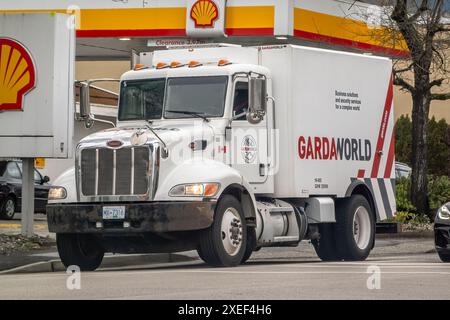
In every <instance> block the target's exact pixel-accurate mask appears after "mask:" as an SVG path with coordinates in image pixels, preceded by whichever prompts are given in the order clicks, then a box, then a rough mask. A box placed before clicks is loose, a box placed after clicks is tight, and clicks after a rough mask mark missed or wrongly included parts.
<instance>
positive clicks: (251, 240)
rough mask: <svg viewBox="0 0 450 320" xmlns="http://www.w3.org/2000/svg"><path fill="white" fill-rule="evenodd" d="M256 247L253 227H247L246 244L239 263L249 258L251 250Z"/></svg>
mask: <svg viewBox="0 0 450 320" xmlns="http://www.w3.org/2000/svg"><path fill="white" fill-rule="evenodd" d="M255 249H256V230H255V228H250V227H249V228H247V246H246V247H245V253H244V256H243V257H242V260H241V263H242V264H243V263H245V262H247V260H248V259H250V257H251V255H252V253H253V251H255Z"/></svg>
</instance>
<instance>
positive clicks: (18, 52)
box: [0, 38, 36, 110]
mask: <svg viewBox="0 0 450 320" xmlns="http://www.w3.org/2000/svg"><path fill="white" fill-rule="evenodd" d="M35 84H36V76H35V68H34V64H33V60H32V59H31V56H30V54H29V53H28V51H27V49H25V47H23V46H22V45H21V44H20V43H19V42H17V41H14V40H12V39H6V38H0V110H22V100H23V97H24V96H25V94H27V93H28V92H30V91H31V90H32V89H33V88H34V87H35Z"/></svg>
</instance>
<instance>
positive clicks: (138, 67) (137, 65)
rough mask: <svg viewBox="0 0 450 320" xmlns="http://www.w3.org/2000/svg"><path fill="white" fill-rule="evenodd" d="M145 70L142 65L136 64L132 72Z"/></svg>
mask: <svg viewBox="0 0 450 320" xmlns="http://www.w3.org/2000/svg"><path fill="white" fill-rule="evenodd" d="M144 68H145V65H143V64H142V63H136V64H135V65H134V70H136V71H137V70H141V69H144Z"/></svg>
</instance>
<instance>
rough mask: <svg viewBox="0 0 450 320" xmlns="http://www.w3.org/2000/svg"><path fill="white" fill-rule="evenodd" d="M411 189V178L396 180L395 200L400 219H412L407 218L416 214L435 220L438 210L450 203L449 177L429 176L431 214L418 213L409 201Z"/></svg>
mask: <svg viewBox="0 0 450 320" xmlns="http://www.w3.org/2000/svg"><path fill="white" fill-rule="evenodd" d="M410 188H411V179H410V178H399V179H397V180H396V183H395V198H396V202H397V215H399V214H400V215H401V216H400V217H399V218H398V219H407V220H410V219H412V218H411V217H409V216H408V217H407V215H408V214H415V215H418V216H419V217H426V215H428V216H429V217H430V218H434V215H435V214H436V210H437V209H438V208H440V207H441V206H442V205H444V204H445V203H447V202H448V201H450V177H448V176H433V175H429V176H428V201H429V205H430V212H417V209H416V208H415V207H414V206H413V205H412V203H411V201H410V200H409V199H410ZM402 215H404V216H402ZM398 222H401V221H398Z"/></svg>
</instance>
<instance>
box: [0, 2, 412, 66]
mask: <svg viewBox="0 0 450 320" xmlns="http://www.w3.org/2000/svg"><path fill="white" fill-rule="evenodd" d="M381 11H382V10H380V8H379V7H375V6H373V5H369V4H365V3H362V2H359V1H350V0H289V1H286V0H228V1H225V0H166V1H151V0H76V1H74V0H60V1H50V0H47V1H35V0H16V1H4V2H3V3H2V9H1V10H0V12H14V13H17V12H49V13H52V12H59V13H71V14H75V15H76V17H77V18H76V20H77V23H76V24H77V25H76V29H77V58H78V59H88V60H91V59H98V58H100V59H129V58H130V52H131V50H135V51H136V52H142V51H151V50H152V47H157V46H164V45H170V44H172V43H174V44H179V43H181V44H189V41H190V40H192V39H194V40H198V39H200V40H199V42H201V43H213V42H214V43H233V44H242V45H264V44H274V43H275V44H278V43H293V44H303V45H305V44H306V45H314V46H320V47H324V48H330V47H332V48H338V49H341V50H350V51H360V52H370V53H374V54H378V55H384V56H390V57H405V56H407V55H408V51H407V49H406V45H405V44H404V42H403V41H402V40H400V41H399V40H395V41H394V40H392V41H391V40H390V39H387V38H386V37H385V36H382V37H379V36H374V35H380V34H391V32H389V31H388V30H387V29H386V28H385V27H383V26H381V25H380V23H379V20H380V19H379V18H380V12H381ZM43 36H45V35H43ZM381 39H382V40H381ZM167 40H170V41H167ZM172 41H173V42H172Z"/></svg>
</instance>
